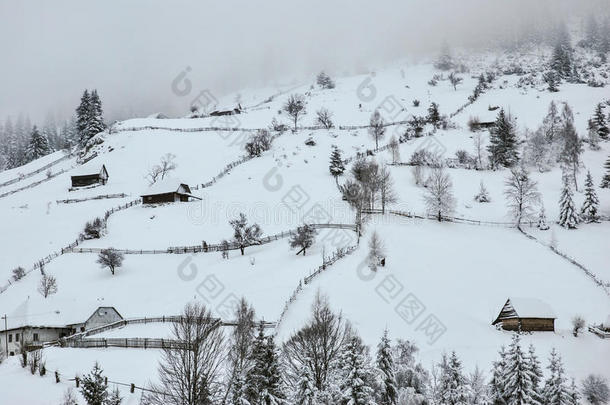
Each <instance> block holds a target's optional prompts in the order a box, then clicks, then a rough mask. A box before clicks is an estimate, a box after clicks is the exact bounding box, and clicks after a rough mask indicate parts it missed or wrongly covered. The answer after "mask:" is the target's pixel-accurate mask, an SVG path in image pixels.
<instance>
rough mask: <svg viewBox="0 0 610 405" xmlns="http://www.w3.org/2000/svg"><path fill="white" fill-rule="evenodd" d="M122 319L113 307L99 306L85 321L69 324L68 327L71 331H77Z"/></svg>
mask: <svg viewBox="0 0 610 405" xmlns="http://www.w3.org/2000/svg"><path fill="white" fill-rule="evenodd" d="M122 320H123V317H122V316H121V314H119V311H117V310H116V309H115V308H114V307H99V308H98V309H96V310H95V312H94V313H93V314H91V316H90V317H89V318H87V320H86V321H84V322H79V323H73V324H69V325H68V327H69V328H70V329H71V331H72V333H79V332H84V331H86V330H89V329H94V328H97V327H100V326H104V325H108V324H110V323H115V322H118V321H122Z"/></svg>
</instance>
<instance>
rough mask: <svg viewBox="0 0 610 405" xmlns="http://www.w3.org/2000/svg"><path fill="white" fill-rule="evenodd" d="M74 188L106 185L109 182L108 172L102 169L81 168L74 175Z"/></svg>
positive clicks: (104, 168) (103, 167) (103, 166)
mask: <svg viewBox="0 0 610 405" xmlns="http://www.w3.org/2000/svg"><path fill="white" fill-rule="evenodd" d="M71 178H72V187H85V186H90V185H92V184H106V182H107V181H108V170H106V166H105V165H102V167H81V168H80V169H76V170H75V171H74V172H73V174H72V177H71Z"/></svg>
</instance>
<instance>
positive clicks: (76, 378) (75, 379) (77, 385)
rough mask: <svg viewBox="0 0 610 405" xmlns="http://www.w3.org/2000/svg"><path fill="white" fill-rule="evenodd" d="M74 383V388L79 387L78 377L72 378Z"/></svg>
mask: <svg viewBox="0 0 610 405" xmlns="http://www.w3.org/2000/svg"><path fill="white" fill-rule="evenodd" d="M74 381H75V382H76V388H78V387H79V386H80V379H79V378H78V377H74Z"/></svg>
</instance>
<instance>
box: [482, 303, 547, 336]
mask: <svg viewBox="0 0 610 405" xmlns="http://www.w3.org/2000/svg"><path fill="white" fill-rule="evenodd" d="M555 319H557V317H556V316H555V313H554V312H553V310H552V309H551V307H550V306H549V305H548V304H546V303H544V302H542V301H540V300H538V299H535V298H509V299H508V300H506V303H505V304H504V306H503V307H502V310H500V314H499V315H498V317H497V318H496V320H495V321H493V322H492V325H498V326H500V327H501V328H502V329H504V330H512V331H523V332H554V331H555Z"/></svg>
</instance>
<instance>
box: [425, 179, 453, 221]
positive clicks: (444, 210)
mask: <svg viewBox="0 0 610 405" xmlns="http://www.w3.org/2000/svg"><path fill="white" fill-rule="evenodd" d="M424 201H425V203H426V208H427V210H428V214H431V215H435V216H436V218H437V219H438V220H439V222H440V221H442V220H443V217H444V216H447V215H450V214H451V213H453V211H454V210H455V198H454V196H453V184H452V183H451V178H450V177H449V174H447V173H445V171H444V169H443V168H442V167H439V168H435V169H434V170H433V172H432V174H431V175H430V177H429V178H428V180H427V188H426V195H425V196H424Z"/></svg>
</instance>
